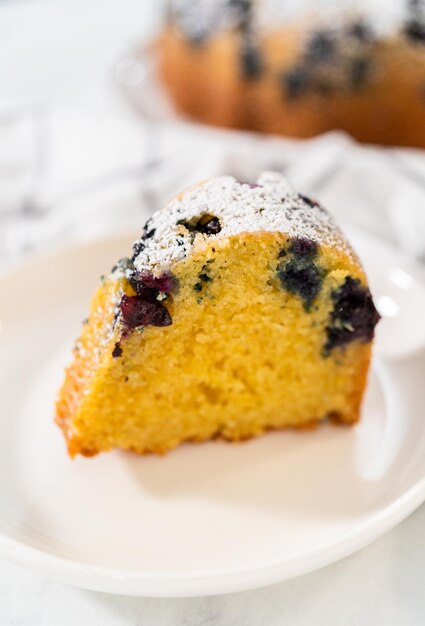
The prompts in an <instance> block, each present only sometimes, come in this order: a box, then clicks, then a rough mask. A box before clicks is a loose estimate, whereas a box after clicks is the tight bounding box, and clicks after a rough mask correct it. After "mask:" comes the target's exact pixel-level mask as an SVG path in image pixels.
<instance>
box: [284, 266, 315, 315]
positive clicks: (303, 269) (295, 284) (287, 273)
mask: <svg viewBox="0 0 425 626" xmlns="http://www.w3.org/2000/svg"><path fill="white" fill-rule="evenodd" d="M278 276H279V279H280V282H281V283H282V286H283V287H284V288H285V289H286V290H287V291H289V293H292V294H294V295H297V296H299V297H300V298H301V299H302V300H303V302H304V309H305V310H306V311H309V310H310V308H311V305H312V304H313V302H314V300H315V299H316V297H317V295H318V293H319V291H320V288H321V286H322V282H323V271H322V270H321V269H320V268H318V267H317V266H316V265H314V263H309V262H307V263H306V262H301V263H300V262H299V261H298V260H296V259H294V260H291V261H289V262H288V263H286V265H285V266H284V267H282V268H279V269H278Z"/></svg>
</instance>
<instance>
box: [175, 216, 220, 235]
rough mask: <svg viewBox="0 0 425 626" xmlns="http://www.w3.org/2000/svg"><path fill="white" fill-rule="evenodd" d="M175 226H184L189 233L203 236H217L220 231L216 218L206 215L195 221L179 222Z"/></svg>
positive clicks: (218, 221)
mask: <svg viewBox="0 0 425 626" xmlns="http://www.w3.org/2000/svg"><path fill="white" fill-rule="evenodd" d="M177 224H180V225H181V226H184V227H185V228H187V230H188V231H189V232H191V233H194V232H195V233H203V234H204V235H217V233H219V232H220V231H221V224H220V220H219V219H218V217H215V216H214V215H210V214H209V213H206V214H205V215H202V216H201V217H200V218H197V219H196V218H195V220H179V221H178V222H177Z"/></svg>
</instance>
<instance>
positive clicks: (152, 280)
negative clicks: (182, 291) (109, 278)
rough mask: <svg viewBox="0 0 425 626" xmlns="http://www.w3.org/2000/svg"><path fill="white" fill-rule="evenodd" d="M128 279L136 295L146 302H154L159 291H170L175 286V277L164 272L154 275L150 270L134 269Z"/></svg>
mask: <svg viewBox="0 0 425 626" xmlns="http://www.w3.org/2000/svg"><path fill="white" fill-rule="evenodd" d="M129 281H130V283H131V285H132V287H133V289H134V290H135V291H136V293H137V295H138V296H140V297H141V298H142V299H143V300H146V302H155V301H156V300H157V299H158V296H159V294H160V293H170V291H172V290H173V289H174V288H175V287H176V286H177V283H176V279H175V277H174V276H173V275H172V274H170V273H166V272H164V273H163V274H161V276H154V275H153V274H151V273H150V272H137V271H134V272H132V274H131V275H130V276H129Z"/></svg>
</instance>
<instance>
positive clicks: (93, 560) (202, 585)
mask: <svg viewBox="0 0 425 626" xmlns="http://www.w3.org/2000/svg"><path fill="white" fill-rule="evenodd" d="M355 239H356V242H355V243H356V246H357V248H358V249H359V251H360V253H361V256H362V257H363V259H364V261H365V264H366V266H367V269H368V270H369V271H370V274H371V277H372V284H373V287H374V291H375V295H376V296H377V298H378V300H381V302H382V297H384V300H383V302H384V308H385V307H386V308H387V312H388V313H389V315H390V317H388V318H387V319H385V320H384V321H383V323H382V326H381V329H380V336H379V337H378V346H377V354H382V355H386V356H387V357H388V356H391V359H388V358H386V359H383V358H382V359H379V358H377V359H376V360H375V362H374V367H373V373H372V375H371V378H370V385H369V389H368V393H367V397H366V401H365V405H364V412H363V413H364V414H363V419H362V421H361V423H360V424H359V425H358V426H356V427H354V428H337V427H331V426H325V427H323V428H320V429H318V430H317V431H313V432H299V433H297V432H278V433H270V434H268V435H266V436H264V437H261V438H259V439H256V440H253V441H249V442H246V443H244V444H240V445H231V444H226V443H220V442H214V443H207V444H203V445H185V446H182V447H181V448H179V449H178V450H176V451H174V452H172V453H171V454H169V455H168V456H166V457H163V458H159V457H154V456H151V457H137V456H135V455H132V454H126V453H122V452H112V453H108V454H103V455H99V456H98V457H95V458H92V459H84V458H78V459H76V460H74V461H71V460H69V459H68V457H67V455H66V453H65V445H64V442H63V440H62V435H61V433H60V432H59V430H58V429H57V427H56V426H55V425H54V424H53V422H52V413H53V403H54V398H55V393H56V390H57V388H58V385H59V384H60V382H61V379H62V375H63V373H62V370H63V365H64V362H65V361H66V359H67V358H68V356H67V355H68V353H69V348H70V345H71V344H72V341H73V339H74V338H75V336H76V333H77V332H78V328H79V323H80V321H81V320H82V319H83V318H84V317H85V316H86V314H87V306H88V302H89V298H90V295H91V292H92V290H93V288H94V287H95V285H96V284H97V282H98V278H99V275H100V274H101V273H103V272H105V271H107V270H108V269H109V268H110V266H111V265H112V264H113V262H114V261H115V260H116V258H118V257H119V256H121V255H123V254H125V253H127V252H128V250H129V246H130V238H129V239H126V240H124V239H122V238H121V239H110V240H104V241H100V242H98V243H93V244H88V245H87V244H86V245H82V246H81V247H79V248H74V249H70V250H65V251H62V252H59V253H57V254H55V255H54V256H51V257H48V258H47V257H45V258H42V259H39V260H36V261H35V262H33V263H31V264H28V265H26V266H23V267H21V268H20V269H18V270H15V271H14V272H13V273H10V274H8V275H4V276H3V277H1V278H0V323H1V330H0V399H1V404H0V415H1V420H0V464H1V471H0V553H1V554H2V555H4V556H7V557H11V558H13V559H16V560H18V561H20V562H23V563H25V564H27V565H28V566H30V567H33V568H36V569H37V570H39V571H42V572H44V573H47V574H48V575H49V576H50V577H52V578H55V579H57V580H60V581H63V582H67V583H70V584H74V585H78V586H81V587H87V588H91V589H97V590H102V591H109V592H117V593H125V594H134V595H147V596H195V595H204V594H217V593H225V592H231V591H237V590H242V589H248V588H252V587H257V586H261V585H266V584H268V583H273V582H277V581H281V580H284V579H287V578H290V577H293V576H298V575H300V574H303V573H306V572H309V571H311V570H313V569H315V568H318V567H321V566H323V565H326V564H328V563H331V562H332V561H335V560H337V559H339V558H341V557H343V556H345V555H347V554H349V553H351V552H353V551H355V550H357V549H359V548H361V547H362V546H364V545H365V544H367V543H368V542H370V541H372V540H373V539H375V538H377V537H378V536H379V535H382V534H383V533H384V532H385V531H387V530H388V529H390V528H391V527H393V526H394V525H395V524H397V523H398V522H400V521H401V520H402V519H403V518H405V517H406V516H407V515H408V514H409V513H410V512H411V511H413V510H414V509H415V508H416V507H417V506H418V505H419V504H420V503H421V502H422V501H423V500H424V499H425V478H424V477H425V454H424V450H425V421H424V414H423V413H424V410H423V407H424V405H425V385H424V384H423V381H424V373H425V358H424V354H423V352H421V351H417V350H416V352H415V353H412V348H414V349H415V348H416V345H415V344H414V341H413V340H412V337H413V335H412V334H409V333H407V334H406V340H405V341H404V342H403V340H402V337H394V335H395V334H397V335H398V334H399V333H400V332H401V333H403V328H404V327H405V326H409V327H410V326H412V327H413V326H414V323H415V315H417V316H419V319H420V318H422V316H423V310H424V309H425V290H424V288H423V286H422V284H421V283H420V282H419V281H418V280H417V279H416V277H415V276H416V273H415V269H414V268H413V270H412V268H411V267H407V266H400V265H399V263H398V261H397V260H396V259H395V257H394V256H393V255H392V253H391V250H390V249H389V248H387V247H386V246H385V245H384V244H382V243H380V242H377V241H375V240H373V239H369V238H366V237H364V236H361V237H359V236H358V235H357V236H356V237H355ZM394 272H395V274H394ZM400 272H401V273H400ZM397 273H398V274H397ZM394 275H395V276H397V275H398V286H397V284H394V281H393V280H392V278H391V276H393V277H394ZM403 276H404V283H403V280H402V279H401V278H400V277H403ZM396 283H397V281H396ZM400 284H402V285H403V284H404V287H403V286H400ZM391 285H392V286H393V287H394V289H393V287H391ZM394 285H395V286H394ZM388 289H389V290H390V292H391V293H389V292H388ZM391 289H393V291H391ZM405 296H406V297H407V300H406V298H405ZM385 298H387V300H385ZM390 301H392V302H393V304H392V305H391V304H390ZM418 306H419V309H418ZM421 306H423V308H422V311H421V310H420V307H421ZM397 307H398V308H397ZM406 316H407V317H406ZM400 320H401V321H400ZM403 320H404V322H406V320H407V323H404V322H403ZM416 321H417V319H416ZM394 324H395V326H394ZM416 326H418V325H417V324H416ZM397 328H398V331H397ZM392 337H394V338H395V339H397V340H398V341H399V343H398V344H397V345H398V348H399V351H398V352H397V350H394V349H393V350H392V349H391V345H392V341H391V339H392ZM389 339H390V341H388V340H389ZM409 341H410V344H409ZM406 342H407V343H406ZM379 344H380V345H379ZM406 346H407V347H406ZM400 348H401V349H400ZM403 355H404V356H403ZM397 356H398V358H394V357H397ZM401 356H403V358H400V357H401Z"/></svg>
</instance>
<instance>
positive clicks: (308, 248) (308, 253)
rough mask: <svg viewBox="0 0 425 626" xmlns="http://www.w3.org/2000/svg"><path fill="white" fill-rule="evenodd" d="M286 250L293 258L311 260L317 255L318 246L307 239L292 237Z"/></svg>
mask: <svg viewBox="0 0 425 626" xmlns="http://www.w3.org/2000/svg"><path fill="white" fill-rule="evenodd" d="M288 250H289V252H291V254H293V255H294V256H297V257H306V258H308V259H313V258H314V257H315V256H316V255H317V252H318V245H317V243H316V242H315V241H313V240H312V239H307V237H293V238H292V239H291V241H290V244H289V248H288Z"/></svg>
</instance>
